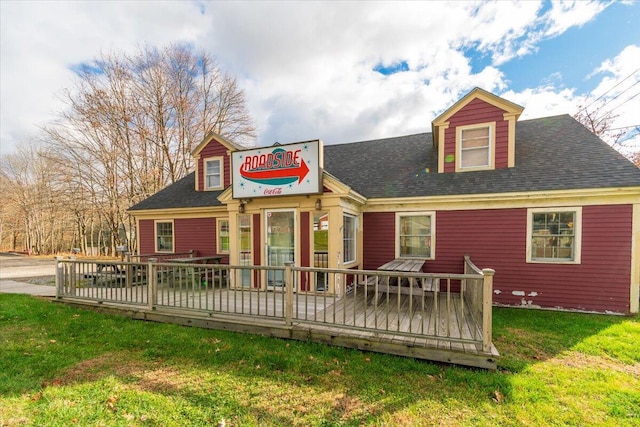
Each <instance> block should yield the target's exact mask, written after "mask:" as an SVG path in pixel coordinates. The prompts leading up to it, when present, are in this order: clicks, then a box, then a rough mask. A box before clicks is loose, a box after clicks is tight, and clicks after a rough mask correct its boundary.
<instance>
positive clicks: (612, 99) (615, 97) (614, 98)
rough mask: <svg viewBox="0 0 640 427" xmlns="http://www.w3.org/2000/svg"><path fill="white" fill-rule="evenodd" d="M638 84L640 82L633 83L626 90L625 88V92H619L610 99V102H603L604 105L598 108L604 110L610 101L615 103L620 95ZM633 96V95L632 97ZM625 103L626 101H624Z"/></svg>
mask: <svg viewBox="0 0 640 427" xmlns="http://www.w3.org/2000/svg"><path fill="white" fill-rule="evenodd" d="M637 84H640V80H638V81H637V82H635V83H634V84H632V85H631V86H629V87H628V88H626V89H625V90H623V91H622V92H620V93H619V94H617V95H616V96H614V97H613V98H611V99H610V100H608V101H607V102H605V103H604V104H602V105H601V106H600V108H604V107H605V106H606V105H607V104H609V103H610V102H611V101H615V100H616V99H617V98H618V97H619V96H620V95H622V94H623V93H625V92H627V91H628V90H629V89H631V88H632V87H634V86H635V85H637ZM634 96H635V95H634ZM625 102H626V101H625ZM614 109H615V108H614Z"/></svg>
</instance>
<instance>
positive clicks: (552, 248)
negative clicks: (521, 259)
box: [527, 208, 582, 264]
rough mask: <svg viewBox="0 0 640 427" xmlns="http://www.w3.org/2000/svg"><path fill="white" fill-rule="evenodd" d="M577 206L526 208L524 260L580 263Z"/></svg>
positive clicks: (579, 211) (579, 215)
mask: <svg viewBox="0 0 640 427" xmlns="http://www.w3.org/2000/svg"><path fill="white" fill-rule="evenodd" d="M581 222H582V209H581V208H557V209H556V208H554V209H529V211H528V219H527V261H529V262H550V263H574V264H578V263H580V241H581Z"/></svg>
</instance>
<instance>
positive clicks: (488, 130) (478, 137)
mask: <svg viewBox="0 0 640 427" xmlns="http://www.w3.org/2000/svg"><path fill="white" fill-rule="evenodd" d="M494 129H495V126H494V125H493V124H486V123H485V124H481V125H473V126H463V127H460V128H459V129H458V132H459V134H458V144H457V147H458V153H457V159H458V160H457V162H456V166H457V170H474V169H492V168H493V166H494V159H493V156H494V147H493V145H494V139H495V136H494V133H495V131H494Z"/></svg>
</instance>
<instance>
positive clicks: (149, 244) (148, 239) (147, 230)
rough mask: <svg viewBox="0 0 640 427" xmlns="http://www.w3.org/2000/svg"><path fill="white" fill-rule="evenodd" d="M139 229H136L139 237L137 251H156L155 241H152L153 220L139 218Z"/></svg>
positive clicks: (147, 253)
mask: <svg viewBox="0 0 640 427" xmlns="http://www.w3.org/2000/svg"><path fill="white" fill-rule="evenodd" d="M139 226H140V229H139V230H138V239H139V242H138V243H139V246H140V249H139V252H140V255H149V254H152V253H154V252H155V251H156V247H155V243H154V241H153V239H154V235H155V232H154V230H153V220H152V219H143V220H140V225H139Z"/></svg>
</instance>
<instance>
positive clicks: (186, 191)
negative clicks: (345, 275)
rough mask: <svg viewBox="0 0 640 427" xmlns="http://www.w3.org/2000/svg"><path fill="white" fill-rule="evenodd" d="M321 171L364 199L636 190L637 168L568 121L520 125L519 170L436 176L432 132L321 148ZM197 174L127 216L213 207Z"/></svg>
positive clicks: (638, 182) (557, 118) (639, 176)
mask: <svg viewBox="0 0 640 427" xmlns="http://www.w3.org/2000/svg"><path fill="white" fill-rule="evenodd" d="M324 165H325V170H326V171H327V172H329V173H330V174H332V175H333V176H335V177H336V178H338V179H339V180H340V181H342V182H344V183H345V184H347V185H349V186H350V187H351V188H352V189H353V190H355V191H357V192H358V193H360V194H362V195H363V196H365V197H368V198H380V197H413V196H442V195H462V194H483V193H509V192H519V191H548V190H567V189H588V188H608V187H630V186H640V169H639V168H637V167H636V166H634V165H633V164H632V163H631V162H630V161H628V160H627V159H626V158H624V157H623V156H622V155H621V154H620V153H618V152H617V151H616V150H614V149H613V148H611V147H610V146H609V145H607V144H605V143H604V142H602V141H601V140H600V139H599V138H598V137H596V136H595V135H593V134H592V133H591V132H589V131H588V130H587V129H586V128H585V127H584V126H582V125H581V124H580V123H578V122H577V121H576V120H575V119H573V118H572V117H571V116H569V115H561V116H553V117H544V118H540V119H533V120H524V121H519V122H518V123H517V124H516V166H515V167H513V168H508V169H498V170H492V171H477V172H464V173H446V174H439V173H437V170H438V156H437V151H436V150H434V148H433V143H432V138H431V133H421V134H417V135H408V136H401V137H396V138H386V139H379V140H373V141H362V142H355V143H349V144H337V145H326V146H325V147H324ZM219 194H220V193H219V192H196V191H195V190H194V174H193V173H192V174H190V175H188V176H187V177H185V178H184V179H182V180H180V181H178V182H176V183H175V184H173V185H171V186H169V187H167V188H165V189H164V190H162V191H160V192H158V193H157V194H155V195H153V196H151V197H149V198H148V199H146V200H144V201H143V202H141V203H139V204H137V205H135V206H133V207H132V208H131V210H141V209H161V208H169V207H170V208H178V207H199V206H218V205H220V203H219V202H218V200H216V197H217V196H218V195H219Z"/></svg>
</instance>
